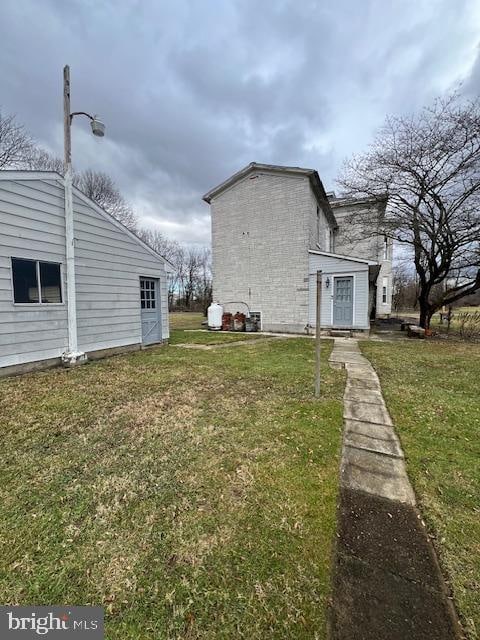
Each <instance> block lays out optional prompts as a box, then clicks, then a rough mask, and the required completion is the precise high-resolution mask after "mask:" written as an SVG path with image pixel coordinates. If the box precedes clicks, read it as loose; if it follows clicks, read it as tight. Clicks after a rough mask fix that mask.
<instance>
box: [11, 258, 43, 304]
mask: <svg viewBox="0 0 480 640" xmlns="http://www.w3.org/2000/svg"><path fill="white" fill-rule="evenodd" d="M12 271H13V296H14V301H15V302H39V299H38V283H37V263H36V262H35V260H21V259H20V258H12Z"/></svg>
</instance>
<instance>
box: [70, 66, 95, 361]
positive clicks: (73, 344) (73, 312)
mask: <svg viewBox="0 0 480 640" xmlns="http://www.w3.org/2000/svg"><path fill="white" fill-rule="evenodd" d="M80 115H82V116H86V117H87V118H89V120H90V125H91V127H92V133H93V135H95V136H99V137H103V136H104V134H105V125H104V124H103V122H101V121H100V120H98V119H97V118H96V116H91V115H90V114H89V113H85V111H75V112H73V113H72V112H71V111H70V67H69V66H68V64H67V65H65V67H64V68H63V141H64V166H63V170H64V178H63V183H64V189H65V258H66V263H67V317H68V350H67V351H66V353H64V354H63V355H62V361H63V363H64V364H65V365H67V366H73V365H75V364H78V363H80V362H84V361H85V360H86V359H87V356H86V354H85V353H83V352H80V351H79V350H78V338H77V294H76V289H75V238H74V229H73V172H72V136H71V126H72V120H73V117H74V116H80Z"/></svg>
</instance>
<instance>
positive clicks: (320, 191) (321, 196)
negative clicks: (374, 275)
mask: <svg viewBox="0 0 480 640" xmlns="http://www.w3.org/2000/svg"><path fill="white" fill-rule="evenodd" d="M255 171H258V172H262V173H271V174H279V175H290V176H305V177H307V178H308V179H309V181H310V186H311V188H312V191H313V193H314V194H315V197H316V199H317V201H318V203H319V204H320V206H321V207H322V210H323V212H324V213H325V216H326V217H327V219H328V221H329V223H330V225H331V226H332V227H333V228H334V229H336V228H337V227H338V225H337V221H336V219H335V216H334V214H333V211H332V208H331V206H330V202H329V200H328V197H327V194H326V192H325V188H324V186H323V184H322V181H321V180H320V176H319V175H318V172H317V171H315V169H305V168H302V167H285V166H282V165H278V164H261V163H259V162H250V164H247V166H246V167H244V168H243V169H240V171H237V173H234V174H233V175H232V176H230V178H227V179H226V180H224V181H223V182H221V183H220V184H219V185H217V186H216V187H213V189H210V191H208V192H207V193H206V194H205V195H204V196H203V198H202V199H203V200H205V202H208V204H210V203H211V201H212V200H213V198H215V197H216V196H218V195H219V194H220V193H222V192H223V191H225V190H226V189H228V188H229V187H231V186H232V185H234V184H235V183H236V182H238V181H239V180H242V179H243V178H245V177H246V176H247V175H249V174H250V173H253V172H255Z"/></svg>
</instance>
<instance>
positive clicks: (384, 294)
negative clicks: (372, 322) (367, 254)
mask: <svg viewBox="0 0 480 640" xmlns="http://www.w3.org/2000/svg"><path fill="white" fill-rule="evenodd" d="M387 295H388V278H384V279H383V286H382V303H383V304H387Z"/></svg>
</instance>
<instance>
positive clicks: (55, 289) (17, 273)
mask: <svg viewBox="0 0 480 640" xmlns="http://www.w3.org/2000/svg"><path fill="white" fill-rule="evenodd" d="M12 276H13V301H14V302H15V303H16V304H60V303H61V302H62V277H61V270H60V265H59V264H58V263H56V262H43V261H40V260H26V259H23V258H12Z"/></svg>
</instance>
